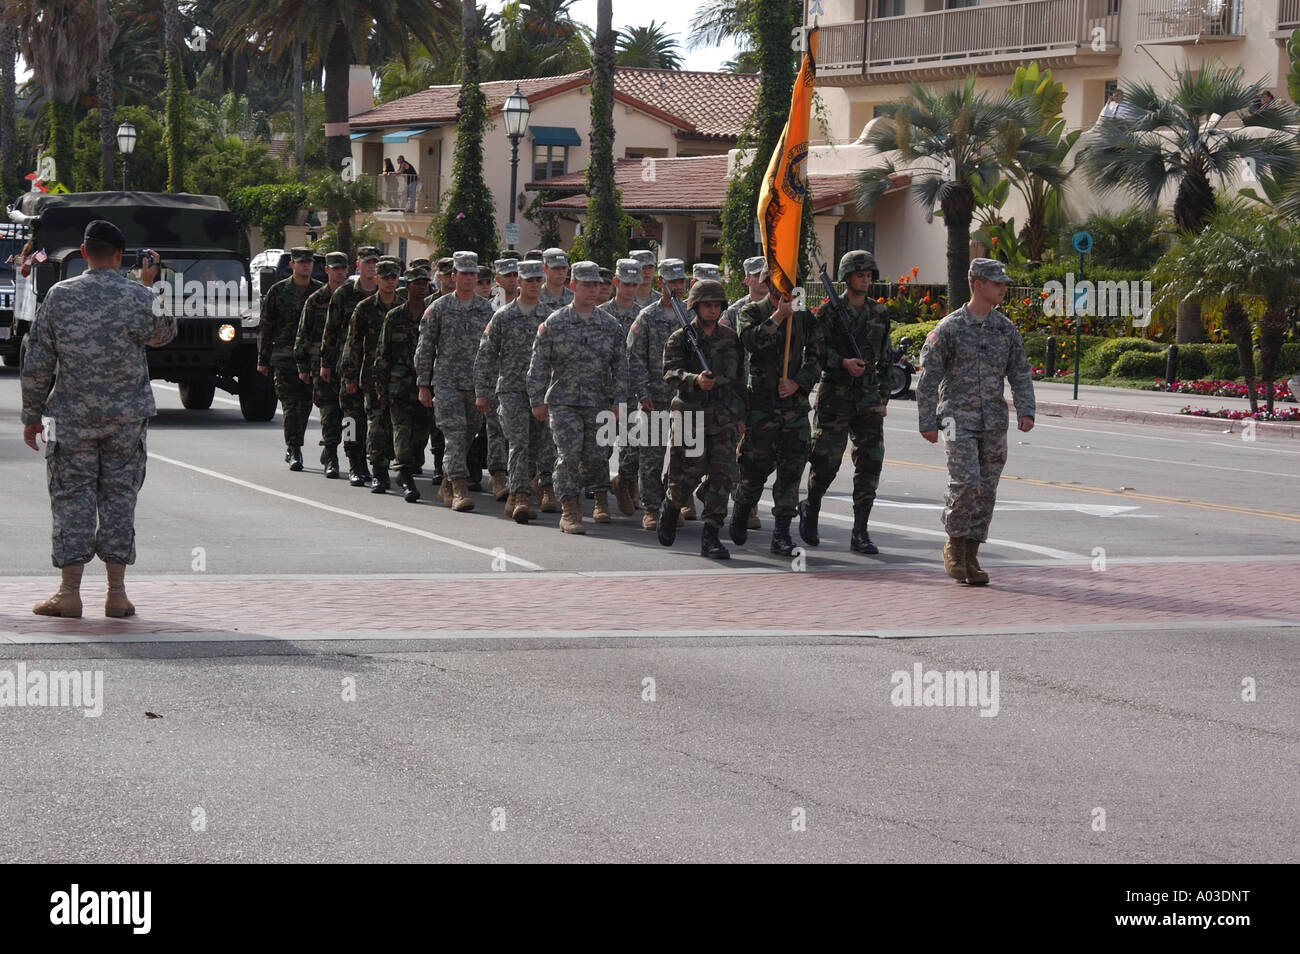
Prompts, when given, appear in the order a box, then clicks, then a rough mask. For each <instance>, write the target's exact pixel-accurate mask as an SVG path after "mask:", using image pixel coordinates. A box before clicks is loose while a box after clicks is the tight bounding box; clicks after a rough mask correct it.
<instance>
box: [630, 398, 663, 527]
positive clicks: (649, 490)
mask: <svg viewBox="0 0 1300 954" xmlns="http://www.w3.org/2000/svg"><path fill="white" fill-rule="evenodd" d="M668 405H669V402H668V401H662V402H660V401H656V402H655V407H656V409H658V408H664V407H668ZM645 413H646V412H645V411H642V410H641V409H640V408H639V407H638V408H637V409H636V410H631V409H629V410H628V414H629V415H637V414H645ZM627 426H628V429H629V430H630V429H631V428H632V426H633V422H632V421H631V420H629V421H628V422H627ZM646 430H647V433H653V432H654V429H653V428H647V429H646ZM667 450H668V448H666V447H663V446H661V445H659V444H642V445H640V446H638V447H620V448H619V451H618V452H619V455H620V460H619V465H618V473H619V477H620V478H622V479H624V480H626V479H628V478H627V477H626V476H625V475H626V474H627V473H628V470H626V469H624V468H625V465H624V463H623V460H622V459H621V458H622V455H623V454H628V456H629V457H631V458H632V460H633V461H635V462H636V470H635V471H633V472H632V473H633V476H637V475H639V476H640V478H641V506H642V507H644V508H645V509H646V510H647V511H650V510H658V509H659V506H660V504H662V503H663V502H664V493H665V488H664V455H665V453H666V452H667ZM629 452H630V453H629ZM626 466H628V467H630V466H631V465H630V464H629V465H626Z"/></svg>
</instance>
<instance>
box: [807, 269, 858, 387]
mask: <svg viewBox="0 0 1300 954" xmlns="http://www.w3.org/2000/svg"><path fill="white" fill-rule="evenodd" d="M812 260H813V264H814V265H816V266H817V275H818V276H819V277H820V278H821V280H822V285H823V286H824V287H825V289H826V298H827V303H828V304H829V305H830V306H831V313H832V314H834V315H835V318H836V320H837V321H838V322H839V324H840V328H841V329H843V331H844V334H845V335H847V336H848V339H849V346H850V347H851V348H853V357H855V358H857V359H858V360H859V361H862V350H861V349H860V348H859V347H858V340H857V339H856V338H854V337H853V328H852V326H850V325H849V318H848V315H846V314H844V303H843V302H842V301H840V296H839V294H838V293H837V292H836V291H835V286H834V285H833V284H832V283H831V277H830V275H828V274H826V266H825V264H823V263H822V262H819V261H818V260H817V254H816V253H815V252H814V253H812Z"/></svg>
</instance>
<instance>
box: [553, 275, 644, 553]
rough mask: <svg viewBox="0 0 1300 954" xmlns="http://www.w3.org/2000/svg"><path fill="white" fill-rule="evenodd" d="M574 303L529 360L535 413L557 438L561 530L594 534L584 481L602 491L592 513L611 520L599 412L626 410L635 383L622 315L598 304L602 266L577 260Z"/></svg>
mask: <svg viewBox="0 0 1300 954" xmlns="http://www.w3.org/2000/svg"><path fill="white" fill-rule="evenodd" d="M573 279H574V291H573V296H574V297H573V302H572V304H569V305H566V306H564V307H562V308H560V309H558V310H556V311H553V312H552V313H551V314H550V317H548V318H547V319H546V321H544V322H542V325H541V327H539V328H538V329H537V341H536V343H535V344H534V345H533V354H532V358H531V360H530V362H529V365H528V394H529V397H530V399H531V400H532V404H533V416H534V417H535V418H537V419H538V420H539V421H545V420H546V419H547V418H548V417H549V418H550V423H551V434H552V436H553V437H554V439H555V450H556V461H555V489H556V492H557V493H558V494H559V495H560V505H561V507H562V508H563V514H562V516H561V517H560V529H561V530H562V531H564V532H565V533H586V530H584V529H583V526H582V496H581V494H582V488H583V487H584V486H587V487H591V488H592V489H594V490H595V491H596V505H595V508H594V510H593V512H592V519H593V520H595V521H596V522H597V523H609V519H610V518H609V501H608V490H609V463H608V461H607V459H606V457H605V454H604V452H603V450H602V449H601V448H600V447H599V446H598V445H597V442H596V435H597V433H598V432H599V430H600V424H599V422H598V420H597V415H598V414H599V412H600V411H602V410H604V409H606V408H608V409H609V410H611V411H612V412H613V413H614V414H616V415H617V414H618V404H619V402H621V401H623V400H624V399H625V392H626V390H627V357H626V355H625V353H624V350H623V346H622V340H621V338H622V336H621V333H620V330H619V326H618V322H617V321H616V320H615V319H613V318H612V317H610V316H609V315H607V314H605V312H603V311H601V310H600V308H598V307H597V306H596V298H597V297H598V295H599V293H600V266H598V265H597V264H596V263H595V262H578V263H577V264H576V265H574V267H573Z"/></svg>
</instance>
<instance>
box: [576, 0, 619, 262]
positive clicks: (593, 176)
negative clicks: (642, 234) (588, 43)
mask: <svg viewBox="0 0 1300 954" xmlns="http://www.w3.org/2000/svg"><path fill="white" fill-rule="evenodd" d="M613 20H614V12H613V2H612V0H598V2H597V4H596V42H595V44H594V45H593V46H592V50H591V161H590V163H589V164H588V166H587V195H588V200H587V228H588V233H587V241H586V242H585V243H584V252H585V253H586V257H587V258H589V259H591V260H593V261H597V262H612V261H614V260H615V259H616V258H618V257H619V256H620V255H622V254H624V253H626V252H627V241H626V238H625V237H622V236H620V234H619V233H620V231H621V225H622V219H623V209H622V207H621V203H620V202H619V199H618V191H617V189H616V188H615V187H614V29H613Z"/></svg>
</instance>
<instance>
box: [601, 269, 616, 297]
mask: <svg viewBox="0 0 1300 954" xmlns="http://www.w3.org/2000/svg"><path fill="white" fill-rule="evenodd" d="M613 294H614V270H613V269H612V268H605V267H604V266H603V265H602V266H601V269H600V296H599V297H600V300H601V301H609V299H610V297H611V296H612V295H613Z"/></svg>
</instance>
